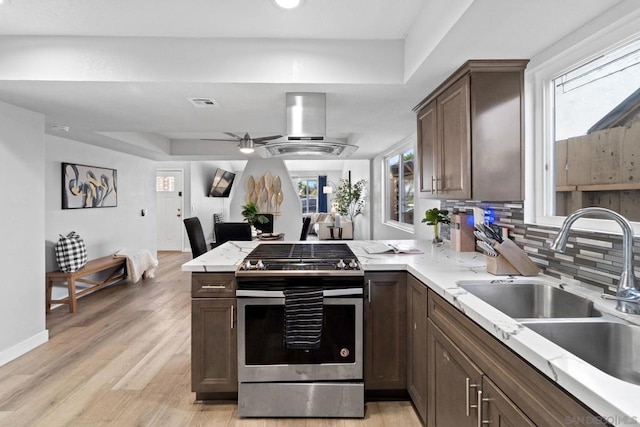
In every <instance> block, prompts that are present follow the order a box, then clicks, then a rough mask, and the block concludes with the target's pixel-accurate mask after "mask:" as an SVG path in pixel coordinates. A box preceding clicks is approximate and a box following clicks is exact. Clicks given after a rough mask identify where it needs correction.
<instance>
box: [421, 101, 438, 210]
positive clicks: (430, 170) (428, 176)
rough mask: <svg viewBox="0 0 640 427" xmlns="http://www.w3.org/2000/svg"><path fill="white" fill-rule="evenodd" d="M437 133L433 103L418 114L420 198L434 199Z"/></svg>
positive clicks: (434, 103) (434, 105) (436, 171)
mask: <svg viewBox="0 0 640 427" xmlns="http://www.w3.org/2000/svg"><path fill="white" fill-rule="evenodd" d="M437 145H438V132H437V125H436V102H435V101H433V102H431V103H430V104H428V105H427V106H425V107H424V108H422V109H421V110H420V111H419V112H418V162H419V163H418V171H419V174H420V175H419V178H420V179H419V185H420V197H424V198H435V197H437V191H436V177H437V176H438V167H437V161H438V153H437V152H436V147H437Z"/></svg>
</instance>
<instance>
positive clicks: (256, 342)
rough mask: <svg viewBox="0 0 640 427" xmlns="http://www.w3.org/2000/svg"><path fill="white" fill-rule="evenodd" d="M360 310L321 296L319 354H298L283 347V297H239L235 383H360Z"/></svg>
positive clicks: (346, 300)
mask: <svg viewBox="0 0 640 427" xmlns="http://www.w3.org/2000/svg"><path fill="white" fill-rule="evenodd" d="M279 294H282V293H281V292H280V293H279ZM362 307H363V301H362V297H360V298H358V297H326V296H325V298H324V307H323V309H324V320H323V325H322V338H321V343H320V348H318V349H315V350H297V349H288V348H287V347H286V344H285V336H284V335H285V334H284V297H275V298H274V297H271V298H269V297H266V298H265V297H261V298H251V297H250V298H243V297H239V298H238V381H239V382H241V383H242V382H273V381H316V380H351V381H353V380H362V372H363V368H362V364H363V362H362V361H363V345H362V342H363V339H362V334H363V332H362V325H363V313H362Z"/></svg>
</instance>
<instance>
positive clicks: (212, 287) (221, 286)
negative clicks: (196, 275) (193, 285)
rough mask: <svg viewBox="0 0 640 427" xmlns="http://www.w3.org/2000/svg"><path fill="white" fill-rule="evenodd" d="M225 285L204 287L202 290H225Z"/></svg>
mask: <svg viewBox="0 0 640 427" xmlns="http://www.w3.org/2000/svg"><path fill="white" fill-rule="evenodd" d="M225 288H226V286H225V285H202V289H225Z"/></svg>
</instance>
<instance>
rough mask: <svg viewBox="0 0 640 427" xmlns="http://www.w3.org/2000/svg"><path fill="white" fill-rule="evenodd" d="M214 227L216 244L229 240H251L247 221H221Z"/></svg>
mask: <svg viewBox="0 0 640 427" xmlns="http://www.w3.org/2000/svg"><path fill="white" fill-rule="evenodd" d="M214 227H215V233H216V246H219V245H221V244H223V243H225V242H228V241H230V240H251V226H250V225H249V223H248V222H221V223H218V224H215V225H214Z"/></svg>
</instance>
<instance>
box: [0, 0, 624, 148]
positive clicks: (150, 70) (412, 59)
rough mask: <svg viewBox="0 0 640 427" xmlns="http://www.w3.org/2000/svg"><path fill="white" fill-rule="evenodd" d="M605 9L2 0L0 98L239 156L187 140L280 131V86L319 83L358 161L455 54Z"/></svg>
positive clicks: (267, 0) (559, 0)
mask: <svg viewBox="0 0 640 427" xmlns="http://www.w3.org/2000/svg"><path fill="white" fill-rule="evenodd" d="M618 3H620V1H619V0H447V1H443V0H348V1H346V0H305V1H304V3H303V6H302V7H301V8H300V9H298V10H293V11H286V10H280V9H278V8H277V7H275V6H274V4H273V3H272V0H180V1H177V0H173V1H167V0H137V1H130V0H128V1H125V0H92V1H86V0H5V3H4V4H2V5H0V101H3V102H7V103H9V104H14V105H17V106H21V107H24V108H26V109H29V110H32V111H36V112H40V113H42V114H44V115H45V116H46V121H47V125H48V127H47V130H46V131H47V133H50V134H55V135H60V136H64V137H68V138H72V139H77V140H79V141H83V142H86V143H90V144H95V145H99V146H104V147H110V148H113V149H117V150H120V151H123V152H128V153H131V154H136V155H141V156H145V157H148V158H153V159H159V160H162V159H236V160H238V159H246V158H247V156H246V155H242V154H240V153H239V152H238V150H237V147H236V146H235V144H234V143H224V142H204V141H201V140H200V138H223V137H225V135H224V134H223V133H222V132H234V133H238V134H243V133H244V132H249V133H250V134H251V135H252V136H253V137H260V136H265V135H270V134H274V133H276V134H284V133H285V94H286V92H300V91H311V92H324V93H327V134H328V135H329V136H333V137H342V138H347V139H348V140H349V142H351V143H354V144H356V145H358V146H359V149H358V151H357V152H356V153H355V154H354V155H353V158H372V157H374V156H375V155H376V154H378V153H380V152H383V151H385V150H387V149H388V148H389V147H391V146H393V145H395V144H397V143H398V142H400V141H401V140H403V139H405V138H407V137H410V136H411V135H412V134H414V132H415V116H414V114H413V112H412V111H411V109H412V107H413V106H415V105H416V104H417V103H418V102H419V101H420V100H421V99H422V98H423V97H424V96H426V95H427V94H428V92H429V91H431V90H432V89H434V88H435V86H437V84H438V83H439V82H441V81H442V80H443V79H444V78H445V77H446V76H447V75H448V74H450V73H451V72H453V71H454V70H455V69H456V68H457V67H458V66H460V65H461V64H462V63H463V62H464V61H465V60H466V59H470V58H473V59H484V58H531V57H533V56H535V55H536V54H538V53H539V52H541V51H542V50H544V49H546V48H547V47H549V46H550V45H552V44H553V43H554V42H556V41H557V40H559V39H561V38H563V37H565V36H566V35H568V34H570V33H571V32H572V31H574V30H576V29H577V28H579V27H580V26H582V25H584V24H585V23H587V22H589V21H590V20H592V19H594V18H596V17H598V16H599V15H601V14H602V13H604V12H606V11H607V9H610V8H613V7H614V6H615V5H616V4H618ZM627 3H628V1H627ZM191 97H211V98H213V99H215V101H217V103H218V104H219V105H218V106H216V107H211V108H201V109H199V108H196V107H194V106H193V105H192V104H190V103H189V102H188V100H187V98H191ZM52 124H62V125H66V126H69V127H70V132H69V133H60V132H57V131H55V130H52V129H51V128H50V125H52Z"/></svg>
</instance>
